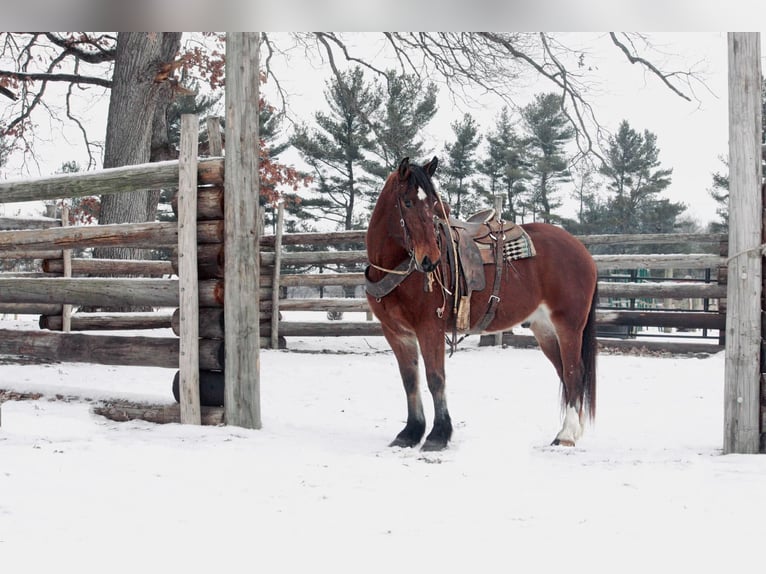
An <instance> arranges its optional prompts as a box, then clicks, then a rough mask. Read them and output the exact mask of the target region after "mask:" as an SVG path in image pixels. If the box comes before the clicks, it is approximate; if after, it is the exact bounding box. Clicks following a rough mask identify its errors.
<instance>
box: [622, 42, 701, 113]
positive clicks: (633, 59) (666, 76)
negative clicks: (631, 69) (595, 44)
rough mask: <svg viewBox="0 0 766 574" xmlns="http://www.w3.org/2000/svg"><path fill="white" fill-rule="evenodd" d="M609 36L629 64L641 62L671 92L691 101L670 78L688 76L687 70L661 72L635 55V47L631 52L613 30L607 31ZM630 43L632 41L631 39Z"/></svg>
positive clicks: (647, 61)
mask: <svg viewBox="0 0 766 574" xmlns="http://www.w3.org/2000/svg"><path fill="white" fill-rule="evenodd" d="M609 37H610V38H611V39H612V43H613V44H614V45H615V46H617V47H618V48H619V49H620V50H621V51H622V53H623V54H625V57H626V58H627V59H628V61H629V62H630V63H631V64H641V65H642V66H644V67H645V68H646V69H647V70H649V71H650V72H652V73H653V74H654V75H655V76H657V77H658V78H659V79H660V81H662V83H663V84H665V85H666V86H667V87H668V88H670V89H671V90H672V91H673V92H675V93H676V94H677V95H678V96H680V97H682V98H683V99H685V100H686V101H688V102H691V101H692V100H691V98H690V97H689V96H687V95H686V94H685V93H683V92H682V91H681V90H679V89H678V88H677V87H676V86H675V85H674V84H673V83H672V82H671V78H675V77H677V76H687V77H688V76H689V75H690V74H689V73H688V72H683V73H682V72H669V73H665V72H662V71H661V70H660V69H658V68H657V66H655V65H654V64H652V63H651V62H650V61H649V60H647V59H645V58H642V57H641V56H638V55H636V54H635V53H634V52H635V48H634V50H633V52H631V49H630V48H628V47H627V46H626V45H625V44H624V43H623V42H621V41H620V40H619V39H618V38H617V35H616V34H615V33H614V32H609ZM631 45H632V41H631Z"/></svg>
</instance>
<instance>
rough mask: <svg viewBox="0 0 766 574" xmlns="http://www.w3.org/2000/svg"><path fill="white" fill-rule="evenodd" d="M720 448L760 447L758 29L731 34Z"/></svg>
mask: <svg viewBox="0 0 766 574" xmlns="http://www.w3.org/2000/svg"><path fill="white" fill-rule="evenodd" d="M728 53H729V174H730V175H729V177H730V183H729V270H728V287H727V291H726V299H727V313H726V366H725V386H724V441H723V443H724V444H723V450H724V453H757V452H758V448H759V444H758V443H759V438H760V437H759V420H758V418H759V390H760V355H761V293H762V284H761V283H762V269H761V261H762V256H761V247H760V246H761V230H762V225H763V221H762V213H761V209H762V200H761V191H760V189H761V151H760V148H761V45H760V34H758V33H752V32H747V33H744V32H730V33H729V34H728Z"/></svg>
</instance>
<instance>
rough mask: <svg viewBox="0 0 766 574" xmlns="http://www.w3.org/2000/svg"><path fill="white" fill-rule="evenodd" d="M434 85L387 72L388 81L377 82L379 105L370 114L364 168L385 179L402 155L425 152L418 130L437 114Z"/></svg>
mask: <svg viewBox="0 0 766 574" xmlns="http://www.w3.org/2000/svg"><path fill="white" fill-rule="evenodd" d="M437 93H438V89H437V87H436V84H434V83H433V82H429V83H428V84H424V83H423V81H422V80H421V79H420V78H419V77H418V76H415V75H412V74H398V75H397V74H396V72H395V71H389V72H388V73H387V81H386V82H385V83H383V84H379V85H378V98H379V99H380V101H381V102H382V105H381V107H380V108H379V109H378V110H376V111H375V113H373V114H372V117H371V119H372V129H373V131H374V133H375V139H374V140H373V143H374V147H373V148H372V150H371V152H372V159H368V160H366V161H365V162H364V167H365V169H366V170H367V171H368V172H370V173H371V174H373V175H376V176H378V177H380V178H381V179H383V180H385V179H386V178H387V177H388V176H389V174H390V173H391V172H392V171H394V170H395V169H396V167H397V166H398V165H399V162H400V161H401V160H402V158H405V157H411V158H419V157H423V156H424V155H426V154H425V151H424V146H425V143H424V141H423V137H422V135H421V132H422V131H423V129H424V128H425V127H426V126H427V125H428V123H429V122H430V121H431V120H432V119H433V117H434V115H435V114H436V110H437V107H436V94H437Z"/></svg>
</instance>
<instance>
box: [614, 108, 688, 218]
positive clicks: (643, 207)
mask: <svg viewBox="0 0 766 574" xmlns="http://www.w3.org/2000/svg"><path fill="white" fill-rule="evenodd" d="M659 153H660V150H659V148H658V147H657V136H656V135H655V134H653V133H652V132H650V131H648V130H644V133H643V134H640V133H638V132H637V131H635V130H634V129H632V128H631V127H630V125H629V124H628V122H627V121H625V120H623V121H622V122H621V123H620V126H619V128H618V130H617V134H616V135H614V136H611V137H609V140H608V149H607V150H606V153H605V154H604V156H605V163H604V165H602V166H601V168H600V169H599V171H600V173H601V174H602V175H603V176H604V177H605V178H606V180H607V189H608V190H609V191H610V192H611V193H612V194H613V196H612V197H611V198H610V201H609V207H610V211H611V212H612V216H613V219H614V221H615V225H616V227H615V228H614V229H610V230H609V231H608V232H611V233H635V232H640V231H647V232H648V231H651V230H652V229H653V228H654V229H656V228H659V227H661V228H663V229H666V228H668V227H669V226H670V227H671V228H672V224H670V223H668V222H666V223H663V224H659V223H658V222H657V221H656V214H655V213H654V212H653V210H658V209H659V208H660V207H661V206H660V203H659V202H660V201H661V200H658V199H657V195H658V194H659V193H661V192H662V191H663V190H664V189H666V188H667V187H668V186H669V185H670V182H671V175H672V173H673V170H672V169H661V168H660V161H659ZM674 205H675V207H674V208H672V209H671V208H669V207H668V206H665V207H666V208H665V209H662V210H660V211H661V212H662V213H664V214H665V215H666V216H667V217H673V221H674V218H675V216H674V215H673V213H676V215H677V214H678V213H680V212H681V211H683V210H684V209H685V208H684V207H683V206H682V205H681V204H674Z"/></svg>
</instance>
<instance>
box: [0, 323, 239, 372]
mask: <svg viewBox="0 0 766 574" xmlns="http://www.w3.org/2000/svg"><path fill="white" fill-rule="evenodd" d="M0 355H16V356H22V357H35V358H37V359H44V360H48V361H61V362H73V363H95V364H98V365H124V366H144V367H164V368H171V369H177V368H178V357H179V344H178V339H177V338H176V337H142V336H118V335H85V334H81V333H57V332H54V331H22V330H13V329H0ZM224 360H225V359H224V345H223V342H222V341H212V340H207V339H200V359H199V362H200V368H201V369H205V370H210V371H215V370H221V369H223V365H224Z"/></svg>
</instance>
